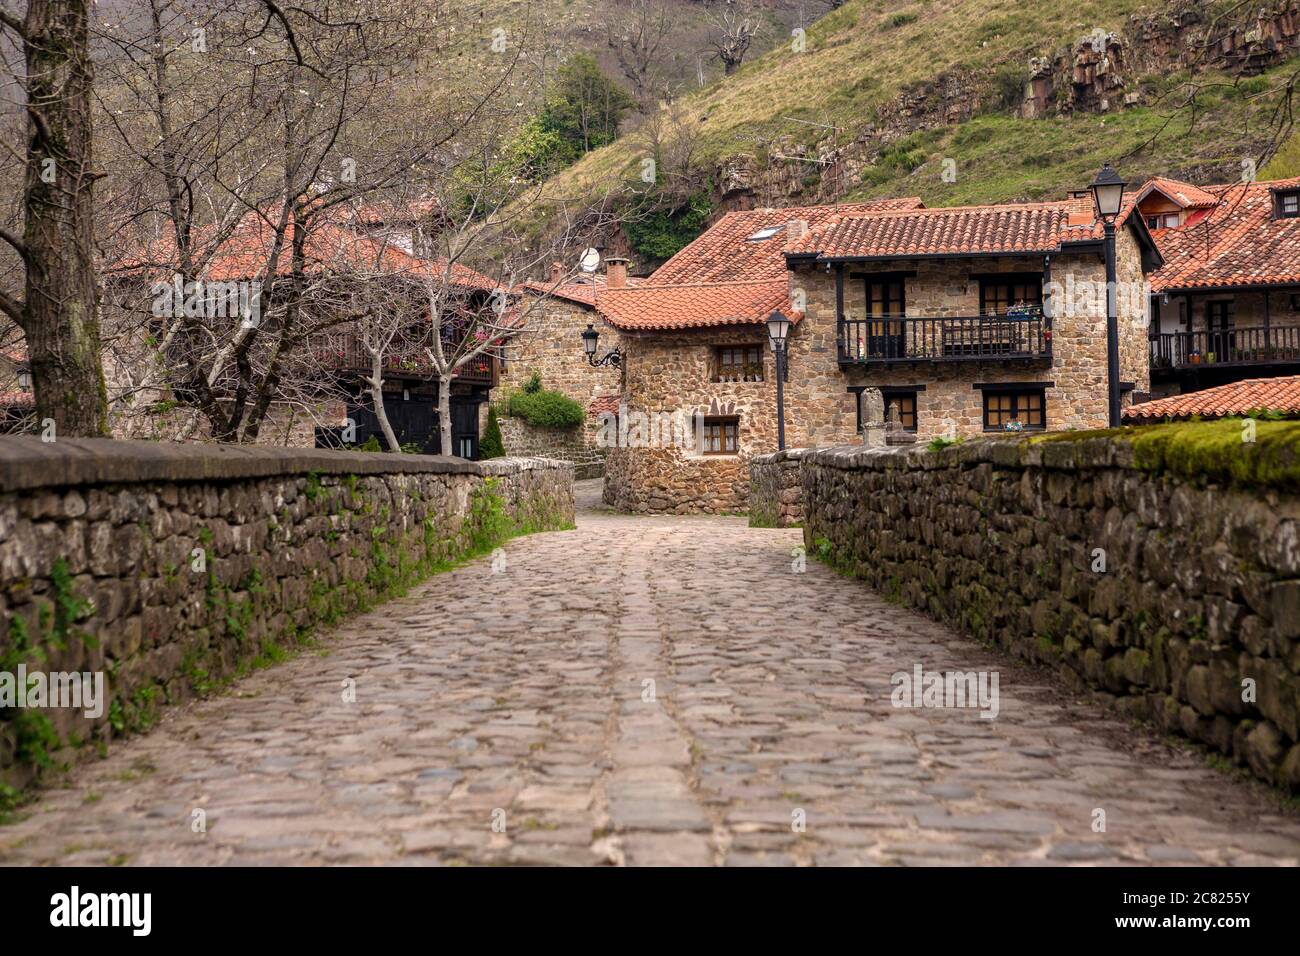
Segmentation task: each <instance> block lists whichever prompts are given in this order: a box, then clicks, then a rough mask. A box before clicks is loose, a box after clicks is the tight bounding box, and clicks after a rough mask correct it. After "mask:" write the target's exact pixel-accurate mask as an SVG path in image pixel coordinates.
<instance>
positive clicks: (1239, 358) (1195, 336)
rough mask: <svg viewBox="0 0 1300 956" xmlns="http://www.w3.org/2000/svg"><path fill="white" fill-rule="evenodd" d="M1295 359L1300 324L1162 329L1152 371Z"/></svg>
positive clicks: (1154, 349)
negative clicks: (1197, 330)
mask: <svg viewBox="0 0 1300 956" xmlns="http://www.w3.org/2000/svg"><path fill="white" fill-rule="evenodd" d="M1296 362H1300V327H1296V326H1268V327H1266V326H1262V325H1260V326H1246V327H1243V328H1237V329H1229V330H1227V331H1221V330H1216V331H1213V332H1205V331H1201V332H1162V333H1160V334H1159V335H1156V336H1155V337H1154V338H1152V339H1151V369H1152V371H1164V370H1177V369H1189V370H1191V369H1205V368H1208V367H1211V366H1223V365H1229V366H1242V365H1288V364H1293V363H1296Z"/></svg>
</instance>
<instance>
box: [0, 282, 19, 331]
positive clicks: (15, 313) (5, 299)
mask: <svg viewBox="0 0 1300 956" xmlns="http://www.w3.org/2000/svg"><path fill="white" fill-rule="evenodd" d="M0 312H3V313H4V314H5V315H7V316H9V318H11V319H13V320H14V321H15V322H17V323H18V324H19V325H22V324H23V304H22V303H21V302H19V301H18V300H17V299H15V298H14V297H13V296H11V295H10V294H9V293H7V292H5V291H4V290H3V289H0Z"/></svg>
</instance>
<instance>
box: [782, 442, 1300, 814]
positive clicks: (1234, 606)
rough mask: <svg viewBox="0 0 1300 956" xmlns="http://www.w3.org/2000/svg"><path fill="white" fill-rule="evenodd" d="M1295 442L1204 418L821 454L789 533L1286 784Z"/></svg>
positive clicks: (1295, 689) (1296, 518)
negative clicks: (797, 527) (800, 520)
mask: <svg viewBox="0 0 1300 956" xmlns="http://www.w3.org/2000/svg"><path fill="white" fill-rule="evenodd" d="M1247 438H1249V439H1250V440H1246V439H1247ZM1297 447H1300V423H1296V422H1258V423H1255V424H1254V425H1252V424H1250V423H1248V422H1243V421H1224V422H1215V423H1189V424H1186V425H1168V426H1155V427H1154V428H1145V429H1123V430H1116V431H1113V432H1103V433H1077V434H1063V435H1058V436H1049V437H1046V438H1038V439H1025V438H1020V439H997V440H981V441H973V442H969V443H963V444H958V445H954V446H949V447H946V448H942V449H936V450H930V449H926V448H909V449H896V448H882V449H864V448H862V447H861V446H846V447H843V448H831V449H821V450H816V451H811V452H808V453H806V454H805V456H804V459H803V465H802V467H801V475H800V478H801V484H802V488H803V504H804V538H805V542H806V545H807V547H808V549H809V551H810V552H811V553H813V554H818V555H821V556H822V557H824V558H825V559H826V560H827V561H828V562H830V563H831V564H833V565H834V566H835V567H837V568H839V569H841V570H843V571H845V572H847V573H851V574H853V575H856V576H858V577H861V578H862V579H864V580H865V581H867V582H869V583H870V584H871V585H872V586H873V587H874V588H876V589H877V590H878V591H880V592H882V593H883V594H884V595H885V596H886V597H888V598H890V599H893V600H896V601H899V602H901V603H905V604H908V605H911V606H913V607H916V608H919V609H921V610H923V611H925V612H926V613H927V614H929V615H930V616H931V617H933V618H936V619H938V620H940V621H944V622H946V623H948V624H951V625H953V626H955V627H957V628H959V629H961V630H963V631H965V632H967V633H969V634H971V635H973V636H975V637H977V638H979V639H981V640H985V641H988V642H992V643H996V644H999V645H1001V646H1003V647H1005V648H1007V649H1009V650H1011V651H1013V652H1014V653H1016V654H1018V655H1020V656H1022V657H1025V658H1028V659H1030V660H1034V661H1038V662H1041V663H1044V664H1047V665H1049V666H1052V667H1054V668H1056V669H1057V670H1058V671H1059V672H1060V673H1061V674H1062V675H1063V676H1064V677H1065V678H1067V679H1068V680H1069V681H1071V682H1072V683H1074V684H1076V685H1078V686H1087V687H1090V688H1094V689H1097V690H1099V691H1102V692H1103V693H1105V694H1107V695H1110V696H1112V697H1113V699H1114V703H1115V704H1116V706H1118V707H1119V708H1120V709H1121V710H1122V711H1123V712H1125V713H1127V714H1130V715H1132V716H1135V717H1140V718H1144V719H1148V720H1151V721H1154V722H1155V723H1156V724H1158V725H1159V726H1160V727H1161V728H1163V729H1164V730H1167V731H1170V732H1173V733H1177V734H1182V735H1186V736H1188V737H1191V738H1193V739H1195V740H1197V741H1200V742H1201V743H1204V744H1206V745H1208V746H1209V747H1211V748H1213V749H1215V750H1217V751H1220V752H1221V753H1223V754H1225V755H1227V756H1228V757H1229V758H1230V759H1231V760H1232V761H1234V762H1236V763H1238V764H1241V765H1243V766H1246V767H1249V768H1250V770H1251V771H1253V772H1254V773H1255V774H1256V775H1258V776H1259V777H1261V778H1263V779H1266V780H1268V781H1270V782H1273V783H1276V784H1279V785H1281V786H1284V787H1287V788H1290V789H1292V790H1300V495H1297V486H1296V484H1295V481H1294V479H1295V477H1296V475H1295V468H1296V463H1297V461H1298V460H1300V459H1297V457H1296V455H1295V454H1294V452H1295V449H1296V448H1297Z"/></svg>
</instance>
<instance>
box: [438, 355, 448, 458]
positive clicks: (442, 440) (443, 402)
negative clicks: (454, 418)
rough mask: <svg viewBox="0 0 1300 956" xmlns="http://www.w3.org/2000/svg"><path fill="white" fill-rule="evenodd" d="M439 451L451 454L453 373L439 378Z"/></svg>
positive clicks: (443, 453)
mask: <svg viewBox="0 0 1300 956" xmlns="http://www.w3.org/2000/svg"><path fill="white" fill-rule="evenodd" d="M438 446H439V448H438V453H439V454H442V455H450V454H451V374H450V373H448V374H447V375H444V376H442V377H441V378H439V379H438Z"/></svg>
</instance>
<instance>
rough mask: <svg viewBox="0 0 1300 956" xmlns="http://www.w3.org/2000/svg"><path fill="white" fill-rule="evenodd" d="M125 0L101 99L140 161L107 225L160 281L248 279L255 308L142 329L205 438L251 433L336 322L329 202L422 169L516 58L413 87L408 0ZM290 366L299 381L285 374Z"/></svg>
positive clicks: (335, 238)
mask: <svg viewBox="0 0 1300 956" xmlns="http://www.w3.org/2000/svg"><path fill="white" fill-rule="evenodd" d="M140 2H143V3H144V4H146V9H147V13H148V17H147V20H146V22H147V24H148V28H147V29H146V30H144V31H143V34H142V35H141V36H137V37H131V36H121V35H119V36H116V37H110V38H106V43H108V42H111V43H112V44H113V45H114V46H115V48H116V49H117V50H118V51H119V53H120V56H119V57H118V58H117V59H116V60H115V67H116V69H117V73H116V76H117V77H118V79H119V83H118V85H117V88H116V89H115V90H113V91H110V92H106V93H105V94H104V96H103V97H102V98H103V100H104V104H105V107H106V112H109V113H110V115H112V116H113V117H114V120H113V124H112V125H113V127H114V129H115V130H116V131H117V132H118V141H119V142H118V146H119V152H120V153H121V155H122V160H123V163H124V165H128V166H134V168H136V169H138V170H139V171H140V172H141V176H140V177H137V178H138V179H140V183H139V185H138V188H132V189H126V190H124V191H123V196H124V202H123V203H122V205H123V206H124V207H130V206H131V204H132V202H137V205H136V208H135V209H133V210H130V211H129V212H126V214H124V215H123V216H121V217H119V219H118V224H119V225H120V224H121V223H123V222H126V223H129V224H130V227H132V228H134V229H135V232H136V233H137V234H139V233H143V235H144V238H145V239H146V240H148V241H147V242H146V243H145V253H144V254H143V255H139V256H134V257H131V258H130V259H129V260H128V261H126V262H124V263H123V267H124V271H125V272H132V273H134V274H136V275H138V274H140V273H141V272H148V273H149V274H151V275H152V276H154V277H155V278H158V277H163V278H172V277H175V279H176V281H177V283H178V284H179V285H180V286H182V287H189V286H192V285H199V284H201V283H202V281H204V279H205V277H206V278H207V279H209V280H210V279H212V278H216V279H219V280H233V279H239V280H243V281H246V282H248V283H249V284H250V285H252V286H255V287H256V288H258V289H259V290H260V291H259V293H258V299H257V302H256V306H257V307H256V309H255V310H254V311H255V312H256V313H257V321H254V322H246V321H243V322H239V323H237V324H231V323H227V324H226V326H224V327H215V326H214V325H213V324H212V323H209V322H205V321H204V317H202V316H196V315H193V314H190V313H189V312H188V311H185V310H182V311H181V312H180V313H179V314H176V313H172V314H170V315H168V316H167V317H166V318H167V321H166V322H165V323H163V324H162V327H160V328H158V329H157V330H156V333H155V335H154V340H155V342H156V347H157V350H158V355H159V359H160V361H159V363H158V364H159V367H160V368H162V369H165V370H167V378H168V385H169V386H170V387H171V389H172V390H173V391H174V392H175V393H177V394H179V395H182V396H183V397H184V401H185V402H186V403H188V404H189V405H191V406H192V407H193V409H194V410H195V411H196V412H197V413H198V414H199V415H201V417H202V419H203V420H204V421H205V422H206V427H207V431H208V434H209V435H210V436H211V437H212V438H215V439H217V440H220V441H254V440H257V438H258V435H259V433H260V430H261V428H262V426H263V424H264V422H265V421H266V420H267V416H268V414H269V412H270V410H271V409H272V407H273V406H274V405H276V404H277V403H280V404H283V402H284V401H285V395H286V392H289V393H293V392H295V391H304V390H305V391H304V395H305V399H304V402H305V403H306V404H310V403H311V401H313V400H314V396H313V395H312V394H311V389H310V388H309V386H310V385H312V384H313V383H312V375H313V372H314V370H313V369H312V368H311V364H310V363H309V362H305V361H303V354H302V353H303V352H304V349H305V347H306V345H307V343H309V342H311V341H313V339H314V338H315V337H316V336H318V335H319V334H320V333H321V332H322V331H323V330H324V329H326V328H328V327H329V326H331V325H334V324H338V323H340V322H346V321H348V320H349V316H348V314H347V312H346V310H345V309H340V308H339V307H338V305H339V303H338V301H337V297H338V296H339V294H340V293H339V290H338V288H337V285H336V283H335V282H334V277H333V276H332V274H331V272H330V268H331V264H330V263H329V261H328V260H329V259H330V258H331V256H330V252H331V249H332V247H336V246H338V245H339V244H340V243H344V244H350V240H347V239H346V235H347V234H348V233H347V229H346V227H345V226H344V225H341V223H340V219H341V217H342V218H346V217H345V216H344V214H343V211H345V210H347V209H348V208H349V207H350V205H351V204H354V203H356V202H357V201H359V200H362V199H364V198H365V197H367V196H370V195H375V194H378V193H381V192H382V191H384V190H386V189H389V188H392V187H394V186H395V185H396V184H400V183H402V182H405V181H407V180H410V179H415V178H418V176H419V169H420V167H421V165H422V164H424V163H427V162H429V161H430V160H431V158H434V157H436V156H437V155H438V153H439V152H440V151H442V150H445V149H447V148H448V147H449V145H450V144H452V143H453V141H454V140H455V139H456V138H457V136H458V135H460V132H461V130H462V129H464V128H465V127H466V126H467V125H470V126H472V125H473V124H474V122H475V121H476V117H478V116H480V115H483V114H486V113H488V112H490V111H491V110H493V109H495V108H496V104H497V101H499V100H501V99H502V94H503V93H504V92H505V91H506V90H507V89H509V86H510V82H511V80H512V76H513V67H514V64H515V63H516V62H517V60H518V57H519V55H520V53H519V52H516V53H514V54H513V55H512V56H511V57H506V58H503V60H504V62H503V63H502V64H501V65H500V67H499V68H498V69H497V70H495V71H494V72H492V73H491V74H490V75H485V76H477V77H474V78H470V79H466V80H464V81H463V82H461V83H459V84H458V85H457V86H456V87H455V88H453V87H452V86H451V85H450V84H448V85H445V86H443V87H441V88H440V89H439V88H435V89H434V90H433V91H428V90H421V91H420V92H421V94H422V95H421V96H419V97H415V96H411V95H409V94H407V93H406V92H405V91H404V87H405V86H407V85H409V84H406V83H404V81H403V78H402V75H401V74H402V71H403V70H404V69H406V68H407V67H409V66H410V65H411V64H413V63H419V62H421V61H422V60H423V59H425V58H428V57H429V56H430V55H431V51H432V53H433V54H434V55H435V58H436V49H437V46H438V44H439V42H441V41H440V39H439V37H440V32H439V27H440V25H439V24H438V23H436V22H430V19H429V18H430V16H432V17H433V19H435V20H436V17H437V15H438V11H434V12H433V13H430V12H429V11H427V10H424V8H423V7H422V6H421V5H420V4H419V3H418V0H410V2H407V3H397V4H395V3H392V2H380V0H365V2H363V3H361V4H356V5H353V6H351V7H349V8H348V10H347V13H346V14H345V15H340V14H339V13H337V12H335V11H334V10H333V8H332V7H331V6H330V5H329V4H328V3H324V2H321V0H315V2H312V3H306V4H302V5H296V6H294V7H292V8H280V7H278V6H276V5H274V4H271V3H256V2H251V0H245V2H242V3H241V2H239V0H236V2H235V3H233V4H223V3H219V2H216V0H206V2H210V3H211V4H212V6H211V7H210V8H203V9H200V8H199V5H201V4H202V3H204V2H205V0H193V2H192V3H190V4H188V5H187V6H185V7H182V6H181V5H180V0H140ZM422 18H423V19H422ZM142 19H143V18H142ZM196 20H197V22H201V23H203V24H205V26H204V27H203V28H202V32H200V33H195V34H194V35H193V37H192V36H191V33H190V31H186V33H185V34H184V35H183V38H182V39H183V42H181V43H179V44H178V43H177V42H176V40H175V28H174V24H176V23H183V24H188V23H190V22H195V21H196ZM169 24H172V25H173V26H171V27H170V28H169ZM169 37H171V39H169ZM197 40H201V41H202V42H195V41H197ZM169 44H170V46H169ZM519 49H520V50H522V45H521V46H520V47H519ZM214 69H216V70H219V71H220V73H221V76H222V83H221V84H219V85H216V86H215V87H214V85H213V84H212V83H211V81H210V76H211V75H212V72H213V71H214ZM123 101H125V102H126V103H127V104H128V105H130V106H132V107H133V110H123V109H122V108H121V105H120V104H121V103H122V102H123ZM119 116H122V118H120V119H119V118H118V117H119ZM141 129H143V130H145V131H146V133H147V134H148V135H144V136H141V135H139V131H140V130H141ZM173 143H174V144H178V145H168V144H173ZM137 144H139V145H137ZM155 144H157V145H155ZM137 196H143V197H145V198H146V199H147V200H148V202H146V203H138V200H137ZM141 210H144V212H143V214H142V213H141ZM141 227H142V228H141ZM353 253H354V254H356V255H362V256H363V255H364V250H362V249H361V248H360V246H357V247H356V248H355V249H354V250H353ZM352 271H355V269H353V270H352ZM295 369H297V370H299V371H301V372H302V373H303V374H305V375H306V376H307V381H306V382H301V383H299V382H295V381H293V380H292V375H293V372H294V370H295ZM195 422H196V423H197V419H195Z"/></svg>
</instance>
